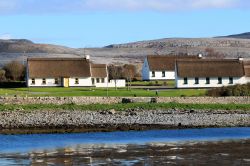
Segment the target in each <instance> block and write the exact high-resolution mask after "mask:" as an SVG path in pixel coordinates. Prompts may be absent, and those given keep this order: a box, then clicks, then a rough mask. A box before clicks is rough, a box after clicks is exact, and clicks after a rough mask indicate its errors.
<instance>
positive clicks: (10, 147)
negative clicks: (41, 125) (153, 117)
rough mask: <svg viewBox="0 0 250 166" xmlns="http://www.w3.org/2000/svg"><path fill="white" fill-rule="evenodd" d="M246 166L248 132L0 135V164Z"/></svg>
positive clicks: (249, 150)
mask: <svg viewBox="0 0 250 166" xmlns="http://www.w3.org/2000/svg"><path fill="white" fill-rule="evenodd" d="M211 164H212V165H250V128H213V129H211V128H209V129H183V130H151V131H129V132H107V133H102V132H100V133H78V134H32V135H0V165H1V166H2V165H128V166H130V165H211Z"/></svg>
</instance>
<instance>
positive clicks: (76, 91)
mask: <svg viewBox="0 0 250 166" xmlns="http://www.w3.org/2000/svg"><path fill="white" fill-rule="evenodd" d="M205 94H206V90H204V89H201V90H199V89H167V90H161V91H158V95H157V94H156V91H151V90H146V89H131V90H127V89H126V88H119V89H118V90H115V89H114V88H109V89H108V90H107V89H106V88H57V87H56V88H0V96H14V95H16V96H31V97H36V96H41V97H42V96H56V97H60V96H63V97H64V96H107V95H108V96H110V97H115V96H122V97H131V96H132V97H133V96H137V97H155V96H160V97H179V96H205Z"/></svg>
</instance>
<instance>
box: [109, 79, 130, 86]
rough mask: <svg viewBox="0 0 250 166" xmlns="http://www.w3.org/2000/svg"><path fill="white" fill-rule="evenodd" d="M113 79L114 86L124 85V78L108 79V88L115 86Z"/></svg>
mask: <svg viewBox="0 0 250 166" xmlns="http://www.w3.org/2000/svg"><path fill="white" fill-rule="evenodd" d="M115 81H116V87H118V88H122V87H126V80H124V79H119V80H110V82H109V83H108V87H110V88H112V87H115ZM106 87H107V85H106Z"/></svg>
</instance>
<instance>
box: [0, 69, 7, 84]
mask: <svg viewBox="0 0 250 166" xmlns="http://www.w3.org/2000/svg"><path fill="white" fill-rule="evenodd" d="M5 80H6V77H5V70H3V69H1V70H0V82H2V81H5Z"/></svg>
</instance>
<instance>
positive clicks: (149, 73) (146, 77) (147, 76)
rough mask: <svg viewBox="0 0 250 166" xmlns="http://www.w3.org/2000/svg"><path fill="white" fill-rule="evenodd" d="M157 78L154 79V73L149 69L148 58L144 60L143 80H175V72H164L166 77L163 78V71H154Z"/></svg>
mask: <svg viewBox="0 0 250 166" xmlns="http://www.w3.org/2000/svg"><path fill="white" fill-rule="evenodd" d="M154 72H155V77H152V71H150V69H149V65H148V61H147V58H146V59H145V60H144V63H143V66H142V80H144V81H149V80H174V79H175V72H174V71H164V72H165V77H162V72H163V71H154Z"/></svg>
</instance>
